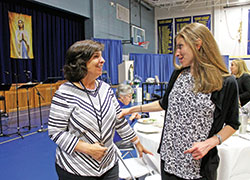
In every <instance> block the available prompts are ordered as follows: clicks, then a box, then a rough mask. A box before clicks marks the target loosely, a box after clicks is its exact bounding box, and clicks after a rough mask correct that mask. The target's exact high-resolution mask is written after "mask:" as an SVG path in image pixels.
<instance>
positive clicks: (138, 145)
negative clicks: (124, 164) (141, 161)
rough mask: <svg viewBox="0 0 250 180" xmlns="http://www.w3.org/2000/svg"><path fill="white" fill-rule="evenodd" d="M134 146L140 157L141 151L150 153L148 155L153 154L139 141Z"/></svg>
mask: <svg viewBox="0 0 250 180" xmlns="http://www.w3.org/2000/svg"><path fill="white" fill-rule="evenodd" d="M135 147H136V149H137V151H138V153H139V156H140V157H142V155H143V153H145V154H150V155H152V156H153V153H151V152H150V151H148V150H147V149H145V148H144V147H143V145H142V144H141V143H140V141H139V142H138V143H137V144H136V145H135Z"/></svg>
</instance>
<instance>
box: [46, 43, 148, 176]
mask: <svg viewBox="0 0 250 180" xmlns="http://www.w3.org/2000/svg"><path fill="white" fill-rule="evenodd" d="M103 49H104V46H103V44H101V43H99V42H95V41H92V40H84V41H78V42H76V43H74V44H73V45H72V46H71V47H70V48H69V49H68V51H67V53H66V59H65V60H66V61H65V66H64V75H65V78H66V79H67V80H68V82H66V83H64V84H62V85H61V86H60V87H59V89H58V90H57V91H56V93H55V95H54V97H53V99H52V104H51V110H50V115H49V123H48V132H49V136H50V138H51V139H52V140H53V141H54V142H55V143H56V144H57V145H58V147H57V150H56V170H57V174H58V176H59V179H60V180H69V179H72V180H73V179H74V180H97V179H102V180H117V179H118V163H117V160H118V159H117V153H116V148H115V147H114V144H113V136H114V133H115V130H116V131H117V132H118V133H119V135H120V136H121V137H122V138H123V139H125V140H130V141H131V142H133V143H134V144H135V146H136V147H137V150H138V151H139V153H140V155H142V153H143V152H144V153H150V152H148V151H147V150H146V149H144V147H143V146H142V145H141V143H140V141H139V139H138V137H137V136H136V134H135V132H134V131H133V130H132V129H131V127H130V125H129V124H128V122H127V120H125V119H124V118H122V119H118V118H117V116H118V114H119V113H120V112H121V110H120V106H119V103H118V102H117V99H116V97H115V95H114V93H113V90H112V88H111V87H110V86H109V85H108V84H107V83H105V82H103V81H101V80H97V78H98V77H99V76H100V75H101V74H102V67H103V64H104V62H105V60H104V59H103V57H102V51H103Z"/></svg>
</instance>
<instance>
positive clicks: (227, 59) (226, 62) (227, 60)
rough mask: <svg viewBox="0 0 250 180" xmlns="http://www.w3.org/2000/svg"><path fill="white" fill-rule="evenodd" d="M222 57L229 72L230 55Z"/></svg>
mask: <svg viewBox="0 0 250 180" xmlns="http://www.w3.org/2000/svg"><path fill="white" fill-rule="evenodd" d="M222 57H223V59H224V62H225V64H226V66H227V69H228V70H229V56H228V55H223V56H222Z"/></svg>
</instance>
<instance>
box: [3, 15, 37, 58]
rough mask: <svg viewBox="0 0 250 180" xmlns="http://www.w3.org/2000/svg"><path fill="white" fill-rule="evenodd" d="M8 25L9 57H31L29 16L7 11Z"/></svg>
mask: <svg viewBox="0 0 250 180" xmlns="http://www.w3.org/2000/svg"><path fill="white" fill-rule="evenodd" d="M8 14H9V27H10V57H11V58H14V59H33V58H34V56H33V47H32V23H31V22H32V21H31V16H29V15H25V14H18V13H14V12H8Z"/></svg>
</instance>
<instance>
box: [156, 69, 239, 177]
mask: <svg viewBox="0 0 250 180" xmlns="http://www.w3.org/2000/svg"><path fill="white" fill-rule="evenodd" d="M184 69H185V68H183V69H180V70H174V72H173V73H172V75H171V78H170V81H169V83H168V87H167V89H166V92H165V95H164V97H163V98H162V99H161V100H160V101H159V103H160V106H161V107H162V108H163V109H164V110H166V111H167V109H168V96H169V93H170V92H171V90H172V88H173V85H174V83H175V81H176V79H177V77H178V76H179V74H180V73H181V72H182V71H183V70H184ZM238 97H239V96H238V86H237V82H236V80H235V78H234V77H233V76H227V77H225V78H224V82H223V87H222V89H221V90H220V91H215V92H213V93H212V95H211V100H212V101H213V103H214V104H215V111H214V122H213V124H212V128H211V130H210V132H209V136H208V138H210V137H212V136H213V135H214V134H216V133H217V132H219V131H220V130H221V129H222V128H223V126H224V124H226V125H229V126H231V127H232V128H234V129H235V130H237V129H238V128H239V126H240V123H239V100H238V99H239V98H238ZM165 117H166V113H165ZM165 121H166V118H165V119H164V126H165ZM163 129H164V127H163ZM162 137H163V132H162V136H161V141H160V146H159V148H158V153H159V152H160V148H161V143H162ZM218 165H219V156H218V150H217V148H216V147H214V148H213V149H211V150H210V151H209V152H208V153H207V154H206V155H205V156H204V157H203V158H202V163H201V176H202V177H206V178H207V179H208V180H216V175H217V174H216V171H217V168H218Z"/></svg>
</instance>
